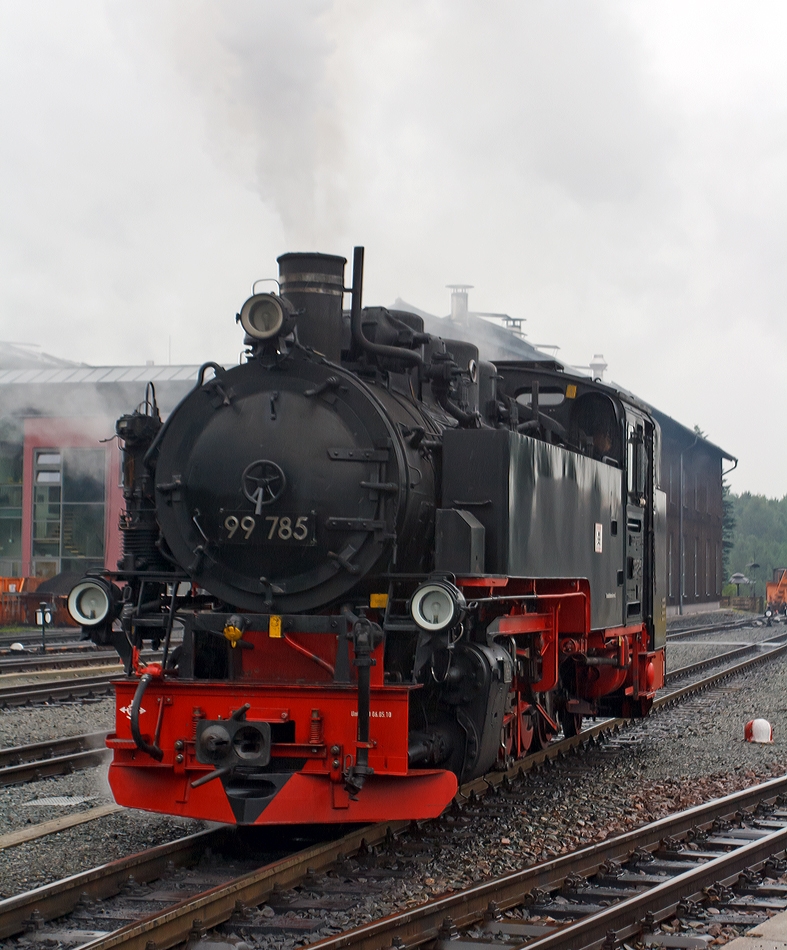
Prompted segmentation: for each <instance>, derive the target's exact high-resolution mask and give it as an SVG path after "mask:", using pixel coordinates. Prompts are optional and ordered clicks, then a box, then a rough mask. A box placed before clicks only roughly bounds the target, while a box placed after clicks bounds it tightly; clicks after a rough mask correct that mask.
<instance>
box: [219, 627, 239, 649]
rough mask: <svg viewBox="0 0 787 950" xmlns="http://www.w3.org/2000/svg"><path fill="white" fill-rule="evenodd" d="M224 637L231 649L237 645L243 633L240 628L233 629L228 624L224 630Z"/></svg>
mask: <svg viewBox="0 0 787 950" xmlns="http://www.w3.org/2000/svg"><path fill="white" fill-rule="evenodd" d="M224 636H225V637H226V638H227V639H228V640H229V641H230V644H231V645H232V649H233V650H234V649H235V647H236V646H237V645H238V640H240V638H241V637H242V636H243V631H242V630H241V629H240V627H233V625H232V624H231V623H228V624H227V626H226V627H225V628H224Z"/></svg>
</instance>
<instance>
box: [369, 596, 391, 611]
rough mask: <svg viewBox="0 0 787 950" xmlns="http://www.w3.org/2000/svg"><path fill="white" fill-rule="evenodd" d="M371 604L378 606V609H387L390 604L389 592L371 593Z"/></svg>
mask: <svg viewBox="0 0 787 950" xmlns="http://www.w3.org/2000/svg"><path fill="white" fill-rule="evenodd" d="M369 606H370V607H376V608H377V609H378V610H385V608H386V607H387V606H388V594H370V595H369Z"/></svg>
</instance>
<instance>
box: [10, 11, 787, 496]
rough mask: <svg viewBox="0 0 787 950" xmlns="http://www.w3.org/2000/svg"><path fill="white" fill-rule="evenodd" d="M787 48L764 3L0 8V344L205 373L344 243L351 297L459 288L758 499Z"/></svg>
mask: <svg viewBox="0 0 787 950" xmlns="http://www.w3.org/2000/svg"><path fill="white" fill-rule="evenodd" d="M785 35H787V7H785V5H784V3H783V2H779V3H777V2H775V0H770V2H769V0H760V2H758V3H756V4H751V3H743V2H723V0H713V2H711V0H706V2H691V0H681V2H671V0H652V2H636V0H597V2H591V0H573V2H572V0H562V2H559V3H558V2H555V0H538V2H535V0H509V2H494V0H486V2H484V3H481V2H463V0H431V2H430V0H418V2H415V0H380V2H374V0H355V2H353V0H336V2H330V0H311V2H297V0H288V2H275V3H274V2H265V0H255V2H253V0H213V2H210V0H181V2H171V0H155V2H150V0H124V2H114V0H113V2H98V0H79V2H71V3H63V2H62V0H56V2H46V0H36V2H35V3H30V2H29V0H19V2H8V0H0V123H1V125H0V127H1V128H2V134H1V135H0V189H1V190H0V262H1V263H0V340H10V341H15V342H25V343H36V344H40V345H41V346H42V347H43V349H44V350H45V351H48V352H50V353H54V354H57V355H61V356H64V357H67V358H69V359H74V360H84V361H85V362H88V363H94V364H102V363H113V364H114V363H139V362H143V361H145V360H150V359H152V360H155V361H156V362H157V363H166V362H167V361H168V360H170V358H171V361H172V362H173V363H186V362H202V361H204V360H207V359H216V360H220V361H223V362H225V363H231V362H234V361H235V360H236V359H237V354H238V352H239V350H240V349H241V336H240V334H239V333H238V331H237V329H236V328H235V325H234V315H235V313H236V311H237V310H238V309H239V308H240V305H241V304H242V303H243V301H244V299H245V298H246V297H247V296H248V292H249V289H250V286H251V282H252V281H253V280H254V279H255V278H258V277H273V276H276V273H277V266H276V257H277V256H278V255H279V254H281V253H283V252H284V251H295V250H298V251H303V250H319V251H324V252H327V253H337V254H342V255H344V256H346V257H348V258H350V257H351V255H352V247H353V245H354V244H363V245H365V247H366V273H365V281H364V284H365V286H364V295H365V302H366V303H368V304H383V305H390V304H392V303H393V301H394V300H395V299H396V298H397V297H402V298H404V299H405V300H407V301H409V302H411V303H413V304H415V305H416V306H418V307H421V308H422V309H424V310H428V311H430V312H433V313H437V314H445V313H447V312H448V309H449V297H448V291H447V290H446V289H445V285H446V284H448V283H455V282H465V283H469V284H473V285H474V289H473V290H472V291H471V296H470V306H471V308H472V309H476V310H483V311H498V312H500V311H502V312H507V313H509V314H511V315H512V316H515V317H523V318H525V320H526V323H525V325H524V329H525V331H526V333H527V336H528V339H529V341H530V342H532V343H535V344H556V345H559V346H560V350H559V352H558V356H559V357H561V358H563V359H564V360H567V361H568V362H571V363H574V364H587V363H588V362H589V360H590V359H591V357H592V356H593V354H594V353H602V354H603V355H604V357H605V359H606V360H607V362H608V364H609V370H608V376H609V377H611V378H612V379H614V380H615V381H617V382H618V383H620V384H621V385H623V386H626V387H627V388H629V389H632V390H634V391H635V392H636V393H637V394H639V395H640V396H641V397H643V398H644V399H646V400H648V401H650V402H652V403H653V404H654V405H656V406H657V407H658V408H659V409H661V410H662V411H664V412H666V413H668V414H669V415H671V416H673V417H675V418H676V419H678V420H679V421H681V422H682V423H684V424H685V425H688V426H690V427H691V426H694V425H695V424H696V425H699V426H700V427H701V428H702V429H703V430H704V431H705V432H706V433H707V435H708V437H709V438H710V439H711V440H712V441H713V442H715V443H717V444H719V445H721V446H722V447H723V448H724V449H725V450H727V451H728V452H730V453H731V454H733V455H735V456H738V457H739V458H740V464H739V467H738V469H737V471H735V472H734V473H733V475H732V476H731V478H730V482H731V485H732V487H733V490H735V491H738V492H740V491H752V492H759V493H763V494H766V495H769V496H772V497H782V496H783V495H785V494H787V436H786V435H785V434H784V432H783V424H782V422H781V420H782V416H783V412H784V410H785V399H784V393H785V384H784V381H783V380H784V378H785V375H787V343H786V342H785V336H786V334H787V327H786V326H785V320H784V314H785V305H786V304H787V269H786V268H785V257H786V255H785V251H786V250H787V249H786V248H785V243H786V237H787V230H786V229H787V188H786V187H785V182H786V180H787V154H786V153H787V56H785V53H784V40H785ZM348 281H349V268H348ZM170 354H171V355H170Z"/></svg>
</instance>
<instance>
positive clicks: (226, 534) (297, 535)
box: [219, 510, 316, 545]
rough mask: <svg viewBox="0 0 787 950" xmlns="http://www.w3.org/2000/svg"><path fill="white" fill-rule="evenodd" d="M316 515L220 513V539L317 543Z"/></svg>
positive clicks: (294, 543)
mask: <svg viewBox="0 0 787 950" xmlns="http://www.w3.org/2000/svg"><path fill="white" fill-rule="evenodd" d="M315 522H316V519H315V517H314V515H313V514H308V515H299V514H295V513H293V514H281V515H254V514H251V513H249V512H248V511H226V510H224V511H220V512H219V539H220V540H221V541H222V542H223V543H224V544H254V545H263V544H286V545H299V544H315V542H316V538H315V531H314V526H315Z"/></svg>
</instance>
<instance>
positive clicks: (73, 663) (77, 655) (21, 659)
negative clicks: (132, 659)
mask: <svg viewBox="0 0 787 950" xmlns="http://www.w3.org/2000/svg"><path fill="white" fill-rule="evenodd" d="M83 666H112V667H117V668H118V669H121V668H122V667H121V663H120V660H119V659H118V655H117V653H116V652H115V651H114V650H112V651H111V652H109V651H105V652H101V653H97V652H96V651H95V650H89V649H85V648H82V649H81V650H79V651H70V650H69V651H62V652H60V651H58V652H57V653H42V654H38V655H32V656H17V657H13V658H12V659H0V674H2V673H38V672H48V671H50V670H63V669H68V668H69V667H83Z"/></svg>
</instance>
